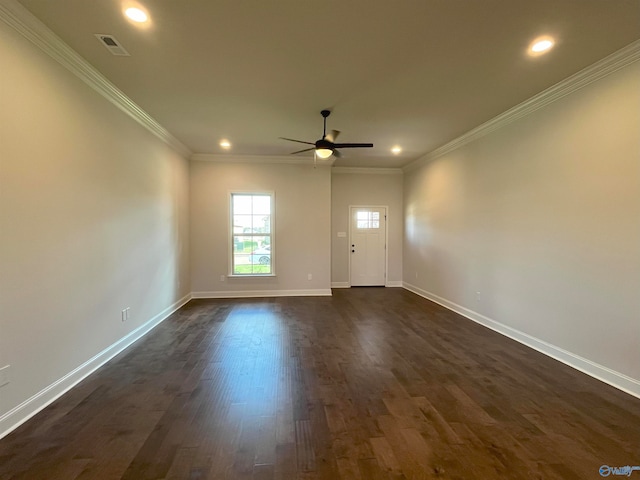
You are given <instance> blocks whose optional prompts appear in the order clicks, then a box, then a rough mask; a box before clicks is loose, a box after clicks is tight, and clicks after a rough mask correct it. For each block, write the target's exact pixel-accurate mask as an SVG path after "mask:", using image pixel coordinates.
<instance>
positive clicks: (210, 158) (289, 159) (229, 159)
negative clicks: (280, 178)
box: [190, 153, 335, 167]
mask: <svg viewBox="0 0 640 480" xmlns="http://www.w3.org/2000/svg"><path fill="white" fill-rule="evenodd" d="M190 160H191V161H193V162H213V163H254V164H262V165H274V164H287V165H306V166H313V165H314V163H313V158H309V157H295V156H292V155H220V154H214V153H194V154H193V155H191V157H190ZM334 161H335V159H334V158H333V157H330V158H329V159H327V160H320V159H318V160H317V162H316V166H318V167H330V166H331V165H333V162H334Z"/></svg>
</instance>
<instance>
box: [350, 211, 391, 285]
mask: <svg viewBox="0 0 640 480" xmlns="http://www.w3.org/2000/svg"><path fill="white" fill-rule="evenodd" d="M349 252H350V253H349V280H350V283H351V286H352V287H372V286H384V285H385V283H386V277H387V207H380V206H364V207H355V206H351V207H349Z"/></svg>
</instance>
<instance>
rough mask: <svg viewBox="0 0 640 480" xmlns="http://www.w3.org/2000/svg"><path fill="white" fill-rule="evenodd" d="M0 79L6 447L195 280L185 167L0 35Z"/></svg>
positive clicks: (88, 92)
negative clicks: (20, 428)
mask: <svg viewBox="0 0 640 480" xmlns="http://www.w3.org/2000/svg"><path fill="white" fill-rule="evenodd" d="M0 65H2V67H1V69H2V74H1V75H0V77H1V88H0V105H2V107H1V108H0V271H1V276H0V305H1V308H0V366H3V365H7V364H10V365H11V369H10V370H11V371H10V383H9V384H8V385H7V386H5V387H2V388H0V435H2V432H3V431H5V430H7V429H8V428H10V427H11V426H13V425H14V424H15V423H16V422H18V421H20V420H21V419H22V418H23V417H24V416H25V415H29V414H30V413H33V410H34V409H37V408H39V407H40V406H42V405H43V404H44V403H46V401H47V400H50V399H51V398H52V396H55V395H56V394H59V393H60V392H61V391H62V390H63V389H64V388H65V386H66V387H68V386H69V385H68V383H69V382H72V381H73V380H74V378H67V379H66V380H65V381H63V382H61V383H60V384H57V385H56V386H55V387H52V388H51V389H50V390H46V389H47V387H49V386H51V385H52V384H53V383H54V382H56V381H58V380H59V379H61V378H62V377H63V376H65V375H66V374H68V373H69V372H72V371H73V370H74V369H76V368H77V367H79V366H80V365H82V364H83V363H84V362H86V361H87V360H89V359H91V358H92V357H94V356H95V355H96V354H98V353H100V352H101V351H103V350H104V349H106V348H107V347H109V346H111V345H112V344H114V342H117V341H119V340H120V339H122V338H123V337H125V336H126V335H128V334H129V333H130V332H132V331H133V330H134V329H136V328H138V327H140V326H141V325H143V324H144V323H145V322H147V321H149V320H151V319H153V318H156V317H157V315H159V314H161V313H162V312H163V311H164V310H165V309H167V308H171V307H172V306H174V305H175V304H176V302H178V301H179V300H180V299H181V298H182V297H184V296H185V295H187V294H188V292H189V291H190V285H189V280H190V279H189V275H188V268H189V265H188V255H189V252H188V246H189V244H188V213H189V212H188V208H187V202H188V162H187V161H186V160H185V159H183V158H182V157H180V156H179V155H178V154H176V153H175V152H174V151H173V150H171V149H170V148H169V147H167V146H166V145H165V144H164V143H162V142H161V141H160V140H158V139H157V138H156V137H155V136H153V135H152V134H151V133H149V132H148V131H147V130H145V129H144V128H142V127H141V126H140V125H139V124H138V123H136V122H134V121H133V120H132V119H131V118H129V117H128V116H126V115H125V114H124V113H123V112H121V111H120V110H118V109H117V108H116V107H114V106H113V105H112V104H110V103H108V102H107V101H106V100H104V99H103V98H102V97H101V96H99V95H98V94H97V93H96V92H95V91H94V90H92V89H90V88H89V87H88V86H87V85H86V84H84V83H82V82H81V81H80V80H78V79H77V78H76V77H75V76H73V75H72V74H71V73H70V72H69V71H67V70H66V69H65V68H64V67H62V66H61V65H59V64H58V63H56V62H54V61H53V60H52V59H51V58H50V57H48V56H46V55H45V54H44V53H43V52H41V51H40V50H39V49H37V48H35V47H34V46H33V45H32V44H31V43H29V42H28V41H27V40H25V39H24V38H23V37H21V36H20V35H19V34H18V33H17V32H16V31H14V30H13V29H11V28H9V27H8V26H6V24H5V23H4V22H1V21H0ZM126 307H130V309H131V310H130V312H131V316H130V319H129V320H128V321H127V322H125V323H123V322H122V321H121V310H122V309H124V308H126ZM84 373H87V372H84ZM61 389H62V390H61ZM34 396H37V398H36V397H34ZM25 401H27V403H26V404H23V405H22V406H20V407H19V408H18V409H14V407H17V406H18V405H20V404H21V403H22V402H25ZM12 409H14V410H12Z"/></svg>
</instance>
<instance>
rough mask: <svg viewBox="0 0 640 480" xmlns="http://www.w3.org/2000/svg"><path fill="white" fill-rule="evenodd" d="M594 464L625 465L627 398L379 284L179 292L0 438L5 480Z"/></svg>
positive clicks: (632, 406) (375, 474) (495, 472)
mask: <svg viewBox="0 0 640 480" xmlns="http://www.w3.org/2000/svg"><path fill="white" fill-rule="evenodd" d="M601 465H610V466H625V465H640V400H638V399H636V398H634V397H631V396H629V395H627V394H625V393H622V392H620V391H618V390H616V389H614V388H611V387H609V386H607V385H605V384H603V383H601V382H599V381H597V380H594V379H592V378H590V377H588V376H586V375H584V374H581V373H579V372H577V371H575V370H573V369H571V368H569V367H567V366H565V365H562V364H560V363H558V362H556V361H555V360H552V359H550V358H548V357H545V356H544V355H542V354H540V353H538V352H535V351H533V350H531V349H529V348H527V347H524V346H522V345H520V344H518V343H516V342H513V341H511V340H509V339H507V338H505V337H503V336H501V335H499V334H497V333H495V332H492V331H491V330H488V329H486V328H484V327H481V326H479V325H476V324H474V323H473V322H471V321H469V320H466V319H464V318H463V317H460V316H458V315H456V314H454V313H452V312H450V311H448V310H445V309H444V308H441V307H440V306H438V305H435V304H433V303H431V302H429V301H427V300H424V299H422V298H420V297H418V296H416V295H414V294H412V293H409V292H407V291H405V290H402V289H384V288H362V289H356V288H354V289H345V290H334V295H333V297H317V298H300V297H298V298H274V299H251V300H246V299H243V300H206V301H205V300H199V301H192V302H190V303H189V304H188V305H186V306H185V307H184V308H182V309H181V310H180V311H178V312H176V313H175V314H174V315H172V316H171V317H170V318H169V319H167V320H166V321H165V322H163V323H162V324H161V325H160V326H158V327H157V328H156V329H155V330H154V331H153V332H152V333H151V334H149V335H148V336H147V337H145V338H144V339H143V340H141V341H139V342H138V343H136V344H135V345H134V346H132V347H131V348H129V349H127V350H126V351H124V352H123V353H121V354H120V355H119V356H117V357H116V358H115V359H113V360H112V361H111V362H109V363H108V364H107V365H105V366H104V367H103V368H102V369H100V370H99V371H98V372H97V373H95V374H93V375H92V376H90V377H89V378H87V379H86V380H85V381H83V382H82V383H81V384H80V385H78V386H77V387H76V388H74V389H73V390H72V391H70V392H69V393H67V394H66V395H65V396H63V397H62V398H61V399H59V400H58V401H56V402H55V403H53V404H52V405H51V406H50V407H48V408H47V409H45V410H43V411H42V412H41V413H39V414H38V415H37V416H36V417H34V418H33V419H32V420H30V421H29V422H27V423H26V424H24V425H23V426H21V427H20V428H19V429H17V430H16V431H14V432H13V433H12V434H10V435H9V436H7V437H5V438H4V439H2V440H0V478H1V479H3V480H5V479H6V480H10V479H11V480H14V479H29V480H31V479H37V480H40V479H46V480H54V479H61V480H74V479H82V480H85V479H91V480H96V479H98V480H101V479H126V480H133V479H135V480H144V479H165V480H169V479H172V480H173V479H225V480H227V479H234V480H235V479H238V480H242V479H254V480H276V479H283V480H284V479H286V480H293V479H305V480H306V479H322V480H336V479H360V480H374V479H393V480H399V479H498V478H508V479H513V480H517V479H532V478H533V479H562V480H572V479H576V480H577V479H589V478H594V479H595V478H601V477H600V475H599V474H598V469H599V468H600V466H601ZM633 475H636V476H638V478H640V472H634V473H633V474H632V476H633Z"/></svg>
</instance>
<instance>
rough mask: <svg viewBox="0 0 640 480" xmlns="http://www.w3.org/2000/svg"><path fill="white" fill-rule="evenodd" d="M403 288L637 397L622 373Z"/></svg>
mask: <svg viewBox="0 0 640 480" xmlns="http://www.w3.org/2000/svg"><path fill="white" fill-rule="evenodd" d="M403 287H404V288H405V289H406V290H409V291H410V292H413V293H415V294H417V295H420V296H421V297H424V298H426V299H427V300H431V301H432V302H435V303H437V304H439V305H442V306H443V307H445V308H447V309H449V310H451V311H453V312H456V313H458V314H460V315H462V316H464V317H466V318H468V319H470V320H473V321H474V322H476V323H479V324H480V325H483V326H485V327H487V328H490V329H491V330H494V331H496V332H498V333H501V334H502V335H505V336H507V337H509V338H511V339H513V340H515V341H516V342H520V343H522V344H523V345H526V346H527V347H530V348H533V349H534V350H537V351H538V352H540V353H544V354H545V355H547V356H549V357H551V358H555V359H556V360H558V361H560V362H562V363H564V364H566V365H568V366H570V367H572V368H575V369H576V370H579V371H581V372H582V373H586V374H587V375H589V376H591V377H593V378H596V379H598V380H600V381H602V382H604V383H607V384H609V385H611V386H612V387H615V388H617V389H619V390H622V391H623V392H626V393H628V394H629V395H633V396H634V397H638V398H640V380H637V379H635V378H631V377H629V376H627V375H625V374H623V373H620V372H617V371H615V370H612V369H610V368H608V367H605V366H603V365H600V364H598V363H595V362H592V361H591V360H589V359H586V358H584V357H581V356H579V355H576V354H574V353H571V352H569V351H567V350H564V349H562V348H560V347H557V346H555V345H552V344H550V343H548V342H545V341H544V340H540V339H539V338H536V337H533V336H531V335H528V334H526V333H524V332H521V331H519V330H516V329H515V328H511V327H509V326H507V325H504V324H502V323H500V322H496V321H495V320H492V319H490V318H488V317H485V316H484V315H481V314H479V313H477V312H474V311H473V310H469V309H468V308H465V307H463V306H462V305H458V304H457V303H454V302H451V301H450V300H447V299H445V298H442V297H439V296H438V295H435V294H433V293H431V292H428V291H426V290H422V289H421V288H419V287H416V286H415V285H411V284H410V283H407V282H404V283H403Z"/></svg>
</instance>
